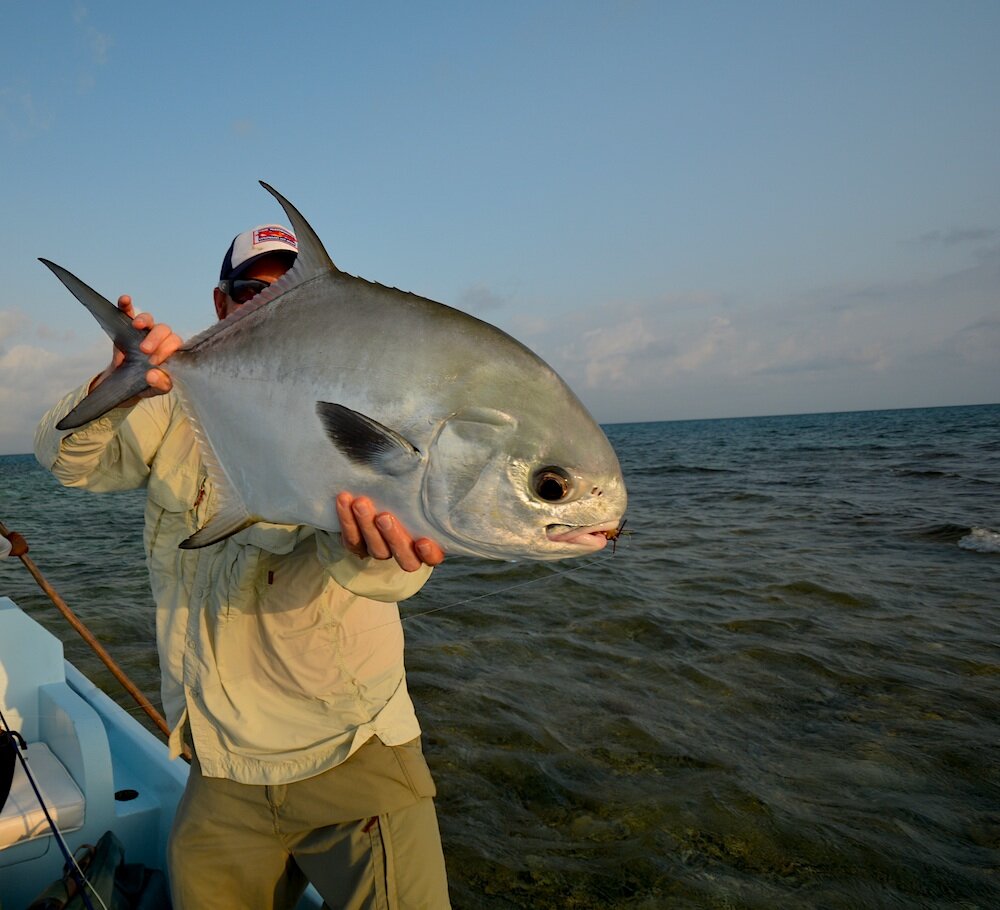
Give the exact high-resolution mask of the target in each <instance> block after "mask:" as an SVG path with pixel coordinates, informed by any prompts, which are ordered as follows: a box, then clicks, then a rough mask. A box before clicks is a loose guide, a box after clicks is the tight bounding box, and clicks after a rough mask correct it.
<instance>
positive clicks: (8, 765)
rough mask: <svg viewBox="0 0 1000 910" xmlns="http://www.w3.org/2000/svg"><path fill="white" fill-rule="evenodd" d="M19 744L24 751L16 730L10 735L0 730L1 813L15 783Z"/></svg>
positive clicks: (22, 741) (22, 742)
mask: <svg viewBox="0 0 1000 910" xmlns="http://www.w3.org/2000/svg"><path fill="white" fill-rule="evenodd" d="M15 738H16V739H17V742H16V743H15V742H14V740H15ZM18 744H20V747H21V748H22V749H23V748H25V746H24V740H23V739H22V738H21V734H20V733H18V732H17V731H16V730H11V731H10V732H9V733H8V732H7V731H6V730H0V812H2V811H3V807H4V805H5V804H6V803H7V797H8V796H10V787H11V784H12V783H13V782H14V766H15V765H16V764H17V749H18Z"/></svg>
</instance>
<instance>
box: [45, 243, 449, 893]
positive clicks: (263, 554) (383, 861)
mask: <svg viewBox="0 0 1000 910" xmlns="http://www.w3.org/2000/svg"><path fill="white" fill-rule="evenodd" d="M296 254H297V245H296V241H295V238H294V237H293V236H292V234H291V232H290V231H288V229H287V228H285V227H282V226H281V225H262V226H260V227H258V228H255V229H254V230H252V231H246V232H244V233H243V234H240V235H238V236H237V237H236V238H235V239H234V240H233V243H232V244H231V245H230V248H229V250H228V251H227V253H226V256H225V259H224V260H223V264H222V270H221V272H220V280H219V285H218V287H216V288H215V291H214V299H215V309H216V314H217V315H218V317H219V318H220V319H225V318H227V317H233V318H237V317H236V315H235V314H237V313H238V312H239V311H240V308H241V307H243V306H244V305H245V304H247V303H249V302H250V300H252V299H253V297H254V295H255V294H256V293H259V291H260V290H261V289H263V288H264V287H266V286H267V285H269V284H271V283H273V282H275V281H277V280H278V279H279V278H280V277H281V275H283V274H284V273H285V272H286V271H287V270H288V269H289V268H290V267H291V265H292V263H293V262H294V260H295V256H296ZM118 306H119V308H120V309H121V310H122V311H123V312H124V313H126V314H127V315H128V316H129V317H132V321H133V325H134V326H135V327H136V328H138V329H149V334H148V335H147V336H146V338H145V339H144V341H143V343H142V349H143V351H144V352H145V353H147V354H148V355H150V357H149V360H150V364H151V367H152V368H151V369H150V370H149V372H148V373H147V376H146V379H147V382H148V384H149V389H148V390H147V391H146V392H144V393H143V395H142V396H140V397H138V398H136V399H132V400H130V401H127V402H124V403H123V404H122V405H120V406H119V407H117V408H115V409H113V410H112V411H110V412H109V413H107V414H105V415H104V416H103V417H101V418H99V419H97V420H95V421H93V422H92V423H90V424H87V425H86V426H83V427H80V428H79V429H77V430H75V431H73V432H71V433H69V434H65V433H60V432H59V431H57V430H56V429H55V424H56V422H57V421H58V420H59V419H60V418H61V417H62V416H63V415H64V414H66V413H67V411H68V410H69V409H70V408H72V407H73V406H75V405H76V404H77V403H78V402H79V401H80V400H82V398H83V397H84V396H85V395H86V394H87V392H88V391H90V390H92V389H93V388H95V387H96V386H97V385H99V384H100V383H101V382H102V381H104V379H106V378H107V376H109V375H110V373H111V372H112V370H114V368H115V367H117V366H118V365H119V364H120V363H121V362H122V361H123V359H124V358H123V355H122V354H121V352H119V351H117V350H115V352H114V355H113V358H112V362H111V364H110V365H109V366H108V368H107V369H106V370H105V371H104V372H102V373H101V374H100V375H99V376H97V377H96V378H95V379H94V380H92V381H91V382H90V383H88V384H86V385H84V386H83V387H81V388H80V389H77V390H76V391H74V392H72V393H70V394H69V395H67V396H66V397H65V398H64V399H63V400H62V401H61V402H60V403H59V404H57V405H56V406H55V407H54V408H53V409H52V410H51V411H49V413H48V414H46V415H45V417H44V418H43V419H42V421H41V423H40V425H39V427H38V431H37V433H36V437H35V453H36V456H37V457H38V460H39V461H40V462H41V463H42V465H44V466H45V467H47V468H49V469H50V470H51V471H52V472H53V474H54V475H55V476H56V477H57V478H58V479H59V481H60V482H61V483H63V484H64V485H66V486H74V487H82V488H85V489H89V490H94V491H98V492H100V491H105V490H121V489H130V488H135V487H140V486H144V487H146V489H147V503H146V514H145V519H146V520H145V533H144V544H145V550H146V558H147V564H148V566H149V573H150V581H151V584H152V589H153V596H154V600H155V601H156V621H157V647H158V650H159V656H160V667H161V673H162V698H163V707H164V713H165V714H166V716H167V721H168V723H169V724H170V726H171V729H172V731H173V733H172V735H171V738H170V742H171V751H172V754H174V755H177V754H178V753H179V752H180V750H181V748H182V745H183V741H184V740H185V739H187V740H188V741H189V742H190V743H191V745H192V746H193V751H194V754H195V758H194V761H193V762H192V767H191V775H190V779H189V781H188V786H187V789H186V791H185V794H184V797H183V799H182V801H181V804H180V806H179V808H178V812H177V818H176V820H175V823H174V828H173V832H172V834H171V842H170V870H169V871H170V877H171V890H172V892H173V897H174V905H175V907H176V908H177V910H211V908H220V910H222V908H224V910H233V908H244V907H245V908H247V910H262V908H270V907H276V908H277V907H291V906H294V904H295V903H296V901H297V899H298V897H299V896H300V895H301V893H302V891H303V890H304V888H305V886H306V882H307V880H308V881H311V882H312V883H313V884H314V885H315V886H316V887H317V889H318V890H319V891H320V893H321V894H322V895H323V898H324V900H325V902H326V904H327V905H329V906H330V907H344V908H348V907H349V908H368V907H401V908H409V907H422V908H423V907H426V908H439V907H448V906H449V903H448V894H447V882H446V878H445V870H444V860H443V857H442V853H441V845H440V835H439V833H438V829H437V820H436V816H435V813H434V807H433V801H432V797H433V795H434V785H433V781H432V780H431V776H430V772H429V770H428V768H427V764H426V762H425V761H424V758H423V754H422V752H421V749H420V740H419V733H420V730H419V726H418V725H417V720H416V716H415V713H414V710H413V705H412V703H411V701H410V698H409V695H408V694H407V690H406V678H405V673H404V669H403V634H402V627H401V625H400V622H399V612H398V609H397V607H396V601H398V600H402V599H404V598H406V597H409V596H410V595H412V594H414V593H415V592H416V591H417V590H419V589H420V587H421V586H422V585H423V584H424V582H425V581H426V580H427V577H428V576H429V574H430V571H431V567H432V566H434V565H437V564H438V563H440V562H441V560H442V559H443V558H444V553H443V551H442V550H441V548H440V547H439V546H438V545H437V544H436V543H434V542H433V541H431V540H428V539H426V538H423V539H420V540H417V541H414V540H413V539H412V537H410V535H409V534H408V533H407V531H406V529H405V528H404V527H403V526H402V525H401V524H400V523H399V522H398V521H397V520H396V519H395V518H394V517H393V516H392V515H390V514H388V513H382V514H376V512H375V509H374V507H373V504H372V502H371V500H370V499H368V498H367V497H360V496H359V497H354V496H352V495H351V494H349V493H341V494H340V495H339V496H338V497H337V513H338V516H339V518H340V522H341V533H340V534H331V533H328V532H325V531H320V530H316V529H313V528H306V527H290V526H287V525H273V524H265V523H259V524H256V525H254V526H252V527H250V528H248V529H246V530H245V531H242V532H240V533H238V534H236V535H234V536H233V537H230V538H228V539H227V540H224V541H220V542H219V543H216V544H213V545H212V546H209V547H205V548H203V549H199V550H182V549H179V548H178V544H179V543H180V542H181V541H182V540H184V539H185V538H186V537H188V536H189V535H190V534H191V533H193V532H194V531H195V530H196V529H197V528H198V527H199V526H201V525H203V524H204V523H205V521H206V520H207V519H208V518H209V517H210V516H211V514H212V513H213V511H214V509H215V507H216V505H217V504H216V501H215V491H214V488H213V487H212V484H211V481H210V479H209V478H208V476H207V474H206V471H205V469H204V466H203V464H202V462H201V458H200V455H199V451H198V448H197V443H196V440H195V437H194V433H193V432H192V429H191V425H190V423H189V421H188V420H187V418H186V417H185V416H184V414H183V411H182V409H181V407H180V406H179V403H178V401H177V399H176V396H175V394H174V393H173V392H172V391H171V388H172V384H171V380H170V376H169V364H166V369H159V367H160V366H161V365H164V361H166V359H167V358H168V357H169V356H170V355H171V354H172V353H173V352H174V351H176V350H177V349H178V348H179V347H180V345H181V340H180V338H178V336H177V335H176V334H175V333H174V332H173V331H171V329H170V327H169V326H167V325H165V324H162V323H156V322H155V321H154V320H153V318H152V316H150V315H149V314H145V313H144V314H140V315H138V316H136V315H135V314H134V310H133V307H132V301H131V299H130V298H129V297H128V296H123V297H121V298H119V301H118Z"/></svg>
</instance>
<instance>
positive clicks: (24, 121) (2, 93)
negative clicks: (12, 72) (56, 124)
mask: <svg viewBox="0 0 1000 910" xmlns="http://www.w3.org/2000/svg"><path fill="white" fill-rule="evenodd" d="M52 122H53V117H52V114H51V112H50V111H48V110H46V109H45V108H44V106H43V105H41V104H39V102H37V101H36V99H35V96H34V95H33V94H32V92H31V91H30V90H28V89H27V88H24V87H14V86H2V87H0V126H2V127H3V129H4V131H5V132H6V133H7V135H8V136H10V137H11V138H12V139H18V140H24V139H30V138H32V137H33V136H36V135H38V134H39V133H43V132H45V131H46V130H48V129H51V127H52Z"/></svg>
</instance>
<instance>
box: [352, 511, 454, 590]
mask: <svg viewBox="0 0 1000 910" xmlns="http://www.w3.org/2000/svg"><path fill="white" fill-rule="evenodd" d="M337 517H338V518H339V519H340V534H341V538H342V540H343V542H344V546H345V547H346V548H347V549H348V550H349V551H350V552H351V553H353V554H354V555H355V556H357V557H359V558H361V559H366V558H368V557H369V556H370V557H371V558H373V559H395V560H396V562H397V563H399V567H400V568H401V569H403V570H404V571H406V572H416V571H417V569H419V568H420V567H421V566H425V565H426V566H436V565H439V564H440V563H441V562H443V561H444V550H442V549H441V547H440V546H439V545H438V544H436V543H435V542H434V541H433V540H431V539H430V538H429V537H421V538H420V539H418V540H414V539H413V538H412V537H411V536H410V533H409V531H407V530H406V528H404V527H403V525H402V524H400V522H399V521H398V520H397V519H396V517H395V516H394V515H393V514H391V513H390V512H379V513H377V514H376V512H375V505H374V503H373V502H372V501H371V500H370V499H369V498H368V497H367V496H354V495H353V494H351V493H341V494H340V495H339V496H338V497H337Z"/></svg>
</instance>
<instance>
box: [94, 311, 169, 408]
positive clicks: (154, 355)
mask: <svg viewBox="0 0 1000 910" xmlns="http://www.w3.org/2000/svg"><path fill="white" fill-rule="evenodd" d="M118 309H119V310H121V311H122V312H123V313H124V314H125V315H126V316H128V317H129V318H130V319H131V320H132V325H133V326H134V327H135V328H137V329H140V330H142V329H149V334H148V335H147V336H146V337H145V338H144V339H143V340H142V344H140V345H139V349H140V350H141V351H142V352H143V353H145V354H148V355H149V364H150V366H151V367H153V369H151V370H149V372H147V373H146V382H147V383H149V388H148V389H147V390H146V391H144V392H142V393H140V394H139V395H136V397H135V398H130V399H129V400H128V401H123V402H122V403H121V405H120V407H125V408H130V407H133V406H134V405H136V404H138V403H139V400H140V399H142V398H151V397H152V396H153V395H165V394H166V393H167V392H169V391H170V389H171V388H172V387H173V382H171V379H170V375H169V374H168V373H166V372H164V371H163V370H158V369H156V367H158V366H159V365H160V364H162V363H163V361H164V360H166V359H167V358H168V357H169V356H170V355H171V354H173V353H174V351H176V350H177V349H178V348H179V347H180V346H181V345H182V344H184V342H183V340H182V339H181V338H180V336H179V335H177V334H176V333H175V332H173V330H171V328H170V326H168V325H166V324H164V323H162V322H161V323H157V322H155V321H154V320H153V317H152V316H151V315H150V314H149V313H140V314H139V315H138V316H136V315H135V309H134V308H133V306H132V298H131V297H129V295H128V294H122V296H121V297H119V298H118ZM124 362H125V355H124V354H123V353H122V352H121V351H120V350H118V348H115V349H114V352H113V354H112V356H111V363H110V364H109V365H108V367H107V368H106V369H105V370H104V372H103V373H100V374H99V375H98V376H97V377H96V378H95V379H94V381H93V382H92V383H91V384H90V391H91V392H93V391H94V389H96V388H97V387H98V386H99V385H100V384H101V383H102V382H104V380H105V379H107V378H108V377H109V376H110V375H111V374H112V373H113V372H114V371H115V370H116V369H117V368H118V367H120V366H121V365H122V363H124Z"/></svg>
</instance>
